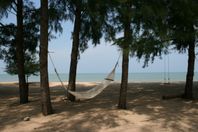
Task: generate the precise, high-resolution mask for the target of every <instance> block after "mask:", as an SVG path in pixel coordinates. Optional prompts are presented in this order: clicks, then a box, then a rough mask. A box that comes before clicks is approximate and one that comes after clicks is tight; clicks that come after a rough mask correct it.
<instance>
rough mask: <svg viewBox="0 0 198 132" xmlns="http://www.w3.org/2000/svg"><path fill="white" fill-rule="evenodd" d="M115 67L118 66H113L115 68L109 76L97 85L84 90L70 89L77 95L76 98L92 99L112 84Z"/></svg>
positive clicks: (71, 92)
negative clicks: (75, 90)
mask: <svg viewBox="0 0 198 132" xmlns="http://www.w3.org/2000/svg"><path fill="white" fill-rule="evenodd" d="M115 69H116V66H115V67H114V68H113V70H112V71H111V72H110V73H109V74H108V76H107V77H106V78H105V80H103V81H102V82H101V83H100V84H98V85H97V86H96V87H94V88H92V89H90V90H87V91H82V92H74V91H71V90H68V92H69V93H70V94H72V95H73V96H75V97H76V99H91V98H94V97H95V96H97V95H98V94H100V93H101V92H102V91H103V90H104V89H105V88H106V87H107V86H109V85H110V84H111V82H113V81H114V77H115Z"/></svg>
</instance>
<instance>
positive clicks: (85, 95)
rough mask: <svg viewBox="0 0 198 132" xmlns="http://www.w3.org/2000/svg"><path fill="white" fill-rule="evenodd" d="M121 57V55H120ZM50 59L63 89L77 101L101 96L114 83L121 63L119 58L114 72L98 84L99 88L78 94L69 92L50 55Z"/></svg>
mask: <svg viewBox="0 0 198 132" xmlns="http://www.w3.org/2000/svg"><path fill="white" fill-rule="evenodd" d="M120 55H121V54H120ZM49 58H50V61H51V63H52V65H53V67H54V71H55V73H56V75H57V77H58V79H59V81H60V82H61V85H62V87H63V88H65V90H66V91H67V92H69V93H70V94H72V95H73V96H75V97H76V99H81V100H82V99H83V100H85V99H91V98H94V97H95V96H97V95H98V94H100V93H101V92H102V91H103V90H104V89H105V88H106V87H108V86H109V85H110V84H111V83H112V82H113V81H114V77H115V70H116V67H117V66H118V62H119V58H120V56H119V57H118V60H117V62H116V64H115V66H114V68H113V70H112V71H111V72H110V73H109V74H108V75H107V77H106V78H104V80H103V81H102V82H101V83H100V84H98V85H97V86H95V87H94V88H91V89H90V90H87V91H81V92H77V91H71V90H69V89H68V88H67V87H66V86H65V85H64V84H63V82H62V80H61V78H60V76H59V74H58V72H57V70H56V68H55V65H54V63H53V60H52V58H51V56H50V54H49Z"/></svg>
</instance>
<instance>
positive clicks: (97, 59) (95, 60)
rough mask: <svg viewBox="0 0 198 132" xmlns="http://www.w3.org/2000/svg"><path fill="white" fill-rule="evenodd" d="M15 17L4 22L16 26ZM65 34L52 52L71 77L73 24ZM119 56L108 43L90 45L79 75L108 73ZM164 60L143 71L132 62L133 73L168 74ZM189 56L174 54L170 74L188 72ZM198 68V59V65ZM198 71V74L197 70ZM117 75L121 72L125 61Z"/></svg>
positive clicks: (59, 67)
mask: <svg viewBox="0 0 198 132" xmlns="http://www.w3.org/2000/svg"><path fill="white" fill-rule="evenodd" d="M14 21H15V17H14V16H11V17H9V19H4V20H3V22H4V23H9V22H14ZM63 28H64V30H63V34H61V35H60V34H57V39H53V40H52V41H50V42H49V51H53V52H54V53H52V54H51V55H52V58H53V60H54V63H55V65H56V67H57V70H58V71H59V72H60V73H68V72H69V65H70V54H71V46H72V40H71V32H72V30H73V24H72V23H70V22H67V23H63ZM118 56H119V51H118V48H117V47H116V46H111V43H106V42H105V41H104V40H101V44H100V45H98V46H96V47H94V46H92V45H91V44H90V46H89V49H87V50H86V51H85V52H84V53H83V54H81V57H80V60H79V63H78V73H106V72H108V71H110V70H111V69H112V67H113V66H114V65H115V62H116V60H117V58H118ZM162 57H163V58H162V59H159V58H156V59H155V61H154V63H152V64H151V63H149V67H146V68H142V66H143V60H140V62H139V61H138V60H137V59H136V58H130V64H129V72H130V73H131V72H164V68H165V67H164V58H165V59H166V70H167V67H168V65H167V64H168V62H167V60H168V59H167V58H168V57H167V56H162ZM187 61H188V59H187V53H185V54H178V53H177V52H176V51H172V53H171V54H170V55H169V64H170V65H169V67H170V68H169V69H170V72H186V69H187ZM4 67H5V64H4V63H3V61H2V60H0V74H2V73H5V72H4ZM196 67H197V59H196V65H195V68H196ZM195 71H197V70H195ZM117 72H119V73H120V72H121V59H120V63H119V67H118V70H117ZM49 73H54V71H53V67H52V64H51V63H50V61H49Z"/></svg>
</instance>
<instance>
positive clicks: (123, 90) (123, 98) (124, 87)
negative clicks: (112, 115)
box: [118, 4, 132, 109]
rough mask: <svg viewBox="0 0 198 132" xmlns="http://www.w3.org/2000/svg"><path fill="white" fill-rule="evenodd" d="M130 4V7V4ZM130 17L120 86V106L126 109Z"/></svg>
mask: <svg viewBox="0 0 198 132" xmlns="http://www.w3.org/2000/svg"><path fill="white" fill-rule="evenodd" d="M129 5H130V4H129ZM129 5H128V9H129V8H130V6H129ZM130 20H131V19H130V17H128V16H127V17H126V23H124V43H123V47H122V48H123V58H122V79H121V88H120V97H119V103H118V108H119V109H126V104H127V100H126V98H127V87H128V69H129V44H130V43H131V41H132V36H131V35H132V31H131V25H130V23H131V21H130Z"/></svg>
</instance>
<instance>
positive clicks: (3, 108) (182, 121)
mask: <svg viewBox="0 0 198 132" xmlns="http://www.w3.org/2000/svg"><path fill="white" fill-rule="evenodd" d="M95 85H97V84H96V83H88V82H83V83H78V85H77V88H78V90H82V89H83V90H84V89H88V88H91V87H93V86H95ZM195 85H196V86H195V87H197V86H198V83H195ZM119 87H120V84H119V83H113V84H111V85H110V86H109V87H107V88H106V89H105V90H104V91H103V92H102V93H101V94H99V95H98V96H97V97H95V98H93V99H91V100H86V101H78V102H69V101H63V100H62V98H63V97H64V89H63V88H61V86H60V83H57V82H53V83H52V82H51V83H50V89H51V99H52V105H53V109H54V114H52V115H50V116H47V117H44V116H43V115H42V114H41V106H40V105H41V103H40V89H39V84H38V83H31V84H30V98H29V100H30V103H28V104H25V105H20V104H19V99H18V88H17V84H16V83H0V131H1V132H23V131H24V132H49V131H50V132H51V131H52V132H53V131H58V132H104V131H105V132H120V131H122V132H197V130H198V125H197V124H198V101H197V100H193V101H188V100H182V99H179V98H177V99H171V100H162V99H161V97H162V95H170V94H176V93H182V91H183V90H184V83H183V82H174V83H171V84H169V85H168V84H166V85H163V84H162V83H159V82H155V83H151V82H148V83H129V87H128V96H127V100H128V105H127V110H118V109H117V107H116V106H117V102H118V97H119ZM25 117H30V120H29V121H24V118H25Z"/></svg>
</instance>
